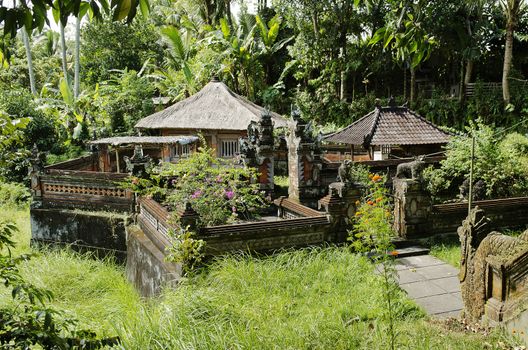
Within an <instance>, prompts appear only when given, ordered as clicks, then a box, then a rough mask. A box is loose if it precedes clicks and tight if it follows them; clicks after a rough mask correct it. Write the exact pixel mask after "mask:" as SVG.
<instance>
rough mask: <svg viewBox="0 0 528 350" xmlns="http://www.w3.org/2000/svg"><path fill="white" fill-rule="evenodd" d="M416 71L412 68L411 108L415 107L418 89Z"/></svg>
mask: <svg viewBox="0 0 528 350" xmlns="http://www.w3.org/2000/svg"><path fill="white" fill-rule="evenodd" d="M415 85H416V69H415V68H414V67H412V66H411V107H413V103H414V100H415V98H416V96H415V93H416V91H415V89H416V86H415Z"/></svg>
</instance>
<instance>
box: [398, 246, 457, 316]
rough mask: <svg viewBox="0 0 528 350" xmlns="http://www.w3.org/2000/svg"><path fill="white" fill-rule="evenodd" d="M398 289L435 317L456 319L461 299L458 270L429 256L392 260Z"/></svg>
mask: <svg viewBox="0 0 528 350" xmlns="http://www.w3.org/2000/svg"><path fill="white" fill-rule="evenodd" d="M396 270H397V271H398V277H399V284H400V287H401V288H402V289H403V290H405V291H406V292H407V294H408V295H409V297H410V298H411V299H412V300H414V301H415V302H416V303H417V304H418V305H420V306H421V307H423V308H424V309H425V311H426V312H427V313H428V314H429V315H432V316H433V317H437V318H446V317H458V316H459V314H460V311H461V310H462V307H463V304H462V297H461V295H460V283H459V281H458V270H457V269H456V268H454V267H453V266H451V265H449V264H446V263H445V262H443V261H442V260H439V259H437V258H435V257H433V256H430V255H418V256H410V257H406V258H401V259H396Z"/></svg>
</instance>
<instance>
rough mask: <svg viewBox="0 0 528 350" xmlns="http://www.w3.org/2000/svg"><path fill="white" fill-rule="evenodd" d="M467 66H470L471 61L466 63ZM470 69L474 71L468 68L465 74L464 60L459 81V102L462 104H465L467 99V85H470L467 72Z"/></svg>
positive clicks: (461, 63)
mask: <svg viewBox="0 0 528 350" xmlns="http://www.w3.org/2000/svg"><path fill="white" fill-rule="evenodd" d="M466 64H469V60H468V61H467V62H466ZM469 69H472V67H471V68H469V67H466V70H465V74H464V60H462V61H460V75H459V79H458V102H460V103H461V104H462V103H464V100H465V98H466V84H469V82H468V83H466V79H467V76H468V74H467V72H468V70H469ZM470 76H471V75H470Z"/></svg>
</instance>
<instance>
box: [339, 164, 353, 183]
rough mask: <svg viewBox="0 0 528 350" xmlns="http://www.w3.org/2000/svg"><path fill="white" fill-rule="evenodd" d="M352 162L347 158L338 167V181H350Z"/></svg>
mask: <svg viewBox="0 0 528 350" xmlns="http://www.w3.org/2000/svg"><path fill="white" fill-rule="evenodd" d="M352 164H353V163H352V161H351V160H349V159H346V160H345V161H343V163H341V165H340V166H339V168H338V169H337V181H339V182H342V183H348V182H350V171H351V170H352Z"/></svg>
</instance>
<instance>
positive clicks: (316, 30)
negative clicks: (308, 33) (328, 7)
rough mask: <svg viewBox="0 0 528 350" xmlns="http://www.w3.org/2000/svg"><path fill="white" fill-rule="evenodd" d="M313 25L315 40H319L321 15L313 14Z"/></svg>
mask: <svg viewBox="0 0 528 350" xmlns="http://www.w3.org/2000/svg"><path fill="white" fill-rule="evenodd" d="M312 25H313V31H314V35H315V40H319V17H317V13H313V14H312Z"/></svg>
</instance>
